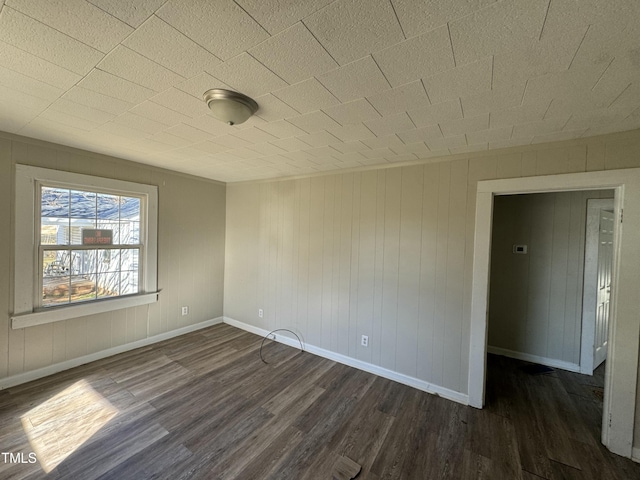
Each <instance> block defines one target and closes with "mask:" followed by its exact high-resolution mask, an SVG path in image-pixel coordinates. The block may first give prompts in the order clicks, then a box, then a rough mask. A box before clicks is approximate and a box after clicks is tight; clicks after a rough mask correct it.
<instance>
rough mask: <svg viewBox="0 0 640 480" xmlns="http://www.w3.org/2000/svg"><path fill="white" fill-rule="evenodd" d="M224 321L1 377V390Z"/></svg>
mask: <svg viewBox="0 0 640 480" xmlns="http://www.w3.org/2000/svg"><path fill="white" fill-rule="evenodd" d="M222 322H223V317H218V318H213V319H211V320H206V321H204V322H200V323H196V324H194V325H189V326H186V327H182V328H178V329H176V330H171V331H169V332H164V333H160V334H158V335H154V336H153V337H148V338H143V339H142V340H137V341H135V342H131V343H126V344H124V345H118V346H117V347H111V348H107V349H106V350H100V351H99V352H95V353H90V354H89V355H83V356H82V357H77V358H72V359H70V360H65V361H64V362H60V363H56V364H54V365H48V366H46V367H42V368H38V369H37V370H31V371H29V372H24V373H19V374H17V375H12V376H11V377H6V378H3V379H0V390H4V389H6V388H9V387H14V386H16V385H21V384H23V383H27V382H30V381H32V380H37V379H38V378H42V377H46V376H49V375H53V374H54V373H58V372H62V371H63V370H69V369H70V368H74V367H78V366H80V365H84V364H85V363H89V362H95V361H96V360H100V359H103V358H106V357H110V356H112V355H117V354H118V353H123V352H127V351H129V350H134V349H136V348H140V347H146V346H147V345H151V344H153V343H158V342H161V341H163V340H168V339H170V338H173V337H178V336H180V335H184V334H185V333H190V332H194V331H196V330H200V329H202V328H207V327H210V326H212V325H216V324H218V323H222Z"/></svg>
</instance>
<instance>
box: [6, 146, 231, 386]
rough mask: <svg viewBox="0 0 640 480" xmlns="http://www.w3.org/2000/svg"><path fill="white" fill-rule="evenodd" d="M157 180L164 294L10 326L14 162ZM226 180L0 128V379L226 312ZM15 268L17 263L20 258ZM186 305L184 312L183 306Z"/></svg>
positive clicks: (160, 273) (151, 182) (160, 279)
mask: <svg viewBox="0 0 640 480" xmlns="http://www.w3.org/2000/svg"><path fill="white" fill-rule="evenodd" d="M16 164H24V165H32V166H37V167H43V168H52V169H58V170H64V171H69V172H75V173H82V174H89V175H96V176H101V177H107V178H114V179H120V180H127V181H132V182H138V183H145V184H149V185H156V186H158V200H159V205H158V289H159V290H160V295H159V301H158V302H157V303H153V304H150V305H143V306H139V307H134V308H127V309H122V310H116V311H112V312H107V313H103V314H99V315H92V316H87V317H81V318H75V319H71V320H66V321H60V322H55V323H49V324H46V325H40V326H35V327H29V328H25V329H18V330H13V329H11V323H10V319H9V317H10V315H11V312H12V305H11V303H12V297H13V292H12V287H11V279H12V278H13V270H12V269H13V268H14V265H13V243H14V229H13V221H12V211H13V203H14V200H13V198H14V196H13V191H14V177H15V175H14V173H15V165H16ZM225 188H226V187H225V185H224V184H221V183H219V182H212V181H208V180H204V179H199V178H196V177H189V176H186V175H182V174H177V173H172V172H169V171H167V170H162V169H157V168H153V167H150V166H148V165H143V164H139V163H133V162H127V161H124V160H120V159H117V158H113V157H108V156H104V155H98V154H93V153H89V152H85V151H81V150H77V149H72V148H68V147H63V146H58V145H54V144H50V143H46V142H40V141H36V140H29V139H26V138H22V137H17V136H14V135H10V134H0V221H1V222H2V224H3V225H5V228H2V229H0V272H1V273H0V379H1V378H5V377H10V376H13V375H18V374H22V373H25V372H30V371H32V370H36V369H38V368H42V367H47V366H50V365H54V364H56V363H60V362H63V361H67V360H72V359H74V358H78V357H82V356H84V355H88V354H92V353H96V352H100V351H102V350H106V349H109V348H112V347H118V346H122V345H126V344H127V343H131V342H134V341H137V340H143V339H145V338H148V337H153V336H154V335H158V334H162V333H165V332H170V331H171V330H176V329H178V328H182V327H187V326H190V325H195V324H197V323H200V322H203V321H206V320H210V319H213V318H217V317H221V316H222V311H223V281H224V241H225V232H224V229H225V227H224V224H225V223H224V222H225V208H226V207H225V202H226V194H225ZM15 268H20V266H19V265H16V266H15ZM183 305H186V306H189V314H188V315H186V316H181V312H180V307H181V306H183Z"/></svg>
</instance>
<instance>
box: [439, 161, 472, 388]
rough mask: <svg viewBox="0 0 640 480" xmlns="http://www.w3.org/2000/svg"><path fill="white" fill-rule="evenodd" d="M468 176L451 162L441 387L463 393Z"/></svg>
mask: <svg viewBox="0 0 640 480" xmlns="http://www.w3.org/2000/svg"><path fill="white" fill-rule="evenodd" d="M467 173H468V163H467V161H466V160H459V161H456V162H453V163H452V165H451V179H450V198H449V229H448V234H447V237H448V240H447V243H448V249H447V284H446V285H447V287H446V288H447V290H446V308H445V317H444V318H445V319H446V320H445V321H446V324H445V338H444V346H445V351H444V355H443V361H444V369H443V373H444V379H443V382H444V383H443V386H444V387H446V388H448V389H451V390H454V391H464V390H465V384H466V383H467V376H468V370H467V369H468V365H465V364H462V350H463V349H465V350H466V349H467V348H468V347H467V345H462V344H461V340H462V330H463V328H465V327H464V326H463V325H464V323H465V321H464V319H463V318H462V312H463V302H464V298H463V294H464V260H465V256H464V247H465V238H464V235H465V225H466V217H465V214H466V211H467V205H466V201H467Z"/></svg>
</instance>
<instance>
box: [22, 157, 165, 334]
mask: <svg viewBox="0 0 640 480" xmlns="http://www.w3.org/2000/svg"><path fill="white" fill-rule="evenodd" d="M156 225H157V189H156V187H154V186H149V185H142V184H136V183H132V182H123V181H119V180H111V179H105V178H99V177H92V176H87V175H79V174H72V173H67V172H60V171H56V170H48V169H42V168H36V167H27V166H23V165H17V166H16V257H15V265H14V276H15V281H16V283H15V285H16V289H15V290H16V291H15V295H14V297H15V298H14V300H15V309H14V310H15V311H14V315H13V316H12V325H13V328H21V327H26V326H31V325H38V324H41V323H48V322H52V321H57V320H64V319H68V318H74V317H77V316H81V315H90V314H92V313H99V312H104V311H109V310H114V309H117V308H126V307H129V306H135V305H140V304H145V303H151V302H153V301H156V300H157V295H156V284H157V282H156V278H155V276H156V270H157V267H156V263H157V260H156Z"/></svg>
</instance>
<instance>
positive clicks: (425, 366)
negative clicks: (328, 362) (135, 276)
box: [225, 131, 640, 394]
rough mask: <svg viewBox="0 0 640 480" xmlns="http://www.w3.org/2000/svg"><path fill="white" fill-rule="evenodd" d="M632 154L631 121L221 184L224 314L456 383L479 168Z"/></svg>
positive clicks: (553, 165) (497, 170)
mask: <svg viewBox="0 0 640 480" xmlns="http://www.w3.org/2000/svg"><path fill="white" fill-rule="evenodd" d="M637 166H640V133H639V132H638V131H634V132H627V133H623V134H615V135H607V136H603V137H594V138H591V139H584V140H580V141H571V142H558V143H556V144H547V145H539V146H528V147H523V148H514V149H509V150H505V151H501V152H497V153H492V152H486V153H483V154H473V155H467V156H457V157H455V158H454V159H453V160H451V161H447V162H441V163H426V164H420V165H415V166H402V167H397V168H387V169H377V170H366V171H359V172H351V173H344V174H335V175H325V176H318V177H312V178H302V179H292V180H280V181H271V182H256V183H246V184H230V185H228V186H227V230H226V232H227V242H226V243H227V257H226V266H225V316H227V317H230V318H233V319H235V320H239V321H242V322H245V323H248V324H250V325H253V326H256V327H260V328H263V329H266V330H271V329H275V328H292V329H296V330H297V331H299V332H300V333H301V334H302V335H303V336H304V339H305V340H306V342H308V343H309V344H312V345H314V346H317V347H321V348H324V349H327V350H330V351H332V352H337V353H340V354H343V355H347V356H349V357H352V358H354V359H358V360H362V361H365V362H369V363H371V364H373V365H377V366H381V367H384V368H388V369H391V370H393V371H396V372H399V373H402V374H405V375H409V376H412V377H415V378H417V379H419V380H423V381H426V382H429V383H432V384H435V385H438V386H441V387H445V388H448V389H450V390H454V391H457V392H460V393H463V394H464V393H467V381H468V379H467V377H468V355H469V312H470V301H471V298H470V297H471V274H472V269H473V235H474V221H475V218H474V217H475V194H476V183H477V181H479V180H488V179H496V178H513V177H523V176H533V175H536V176H538V175H552V174H560V173H571V172H584V171H591V170H605V169H615V168H629V167H637ZM259 308H262V309H264V318H258V309H259ZM361 335H368V336H369V347H367V348H365V347H362V346H360V336H361Z"/></svg>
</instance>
